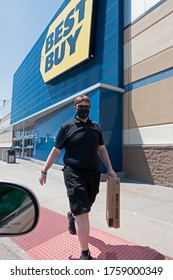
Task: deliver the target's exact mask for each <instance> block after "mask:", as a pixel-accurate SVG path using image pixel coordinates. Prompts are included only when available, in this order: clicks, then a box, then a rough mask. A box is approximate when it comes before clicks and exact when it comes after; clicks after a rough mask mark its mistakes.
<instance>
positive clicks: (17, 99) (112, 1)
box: [11, 0, 124, 172]
mask: <svg viewBox="0 0 173 280" xmlns="http://www.w3.org/2000/svg"><path fill="white" fill-rule="evenodd" d="M71 2H72V1H69V0H68V1H64V3H63V4H62V6H61V7H60V8H59V10H58V11H57V12H56V14H55V16H54V18H53V19H52V21H51V22H50V23H49V24H48V26H47V28H46V29H45V31H44V32H43V34H42V35H41V36H40V38H39V39H38V41H37V42H36V44H35V45H34V46H33V48H32V49H31V51H30V53H29V54H28V55H27V57H26V58H25V60H24V61H23V63H22V64H21V65H20V67H19V68H18V70H17V71H16V73H15V75H14V82H13V96H12V110H11V124H12V125H13V127H14V139H13V142H14V147H15V148H16V151H17V152H18V156H21V157H25V156H26V157H33V158H35V159H37V160H41V161H45V160H46V158H47V156H48V154H49V152H50V150H51V149H52V147H53V145H54V142H55V138H56V135H57V133H58V130H59V128H60V126H61V124H62V123H63V122H65V121H67V120H69V119H71V118H73V117H74V114H75V111H74V107H73V101H74V98H75V97H76V96H78V95H80V94H87V95H88V97H89V98H90V99H91V104H92V106H91V112H90V118H91V119H93V120H95V121H97V122H99V123H100V125H101V127H102V130H103V136H104V141H105V145H106V147H107V149H108V152H109V155H110V158H111V161H112V164H113V167H114V169H115V170H116V171H117V172H118V171H121V170H122V92H123V91H124V90H123V2H124V1H118V0H102V1H89V0H88V1H87V2H86V1H83V0H78V1H76V2H75V1H74V2H75V4H76V5H75V7H74V8H72V9H70V10H69V11H70V12H69V13H68V14H67V19H68V23H69V24H70V21H71V22H72V19H73V14H74V13H75V12H78V14H79V7H84V6H82V5H85V4H86V3H87V4H88V3H89V2H90V4H91V6H92V21H91V36H90V41H89V44H90V46H91V45H92V51H93V52H92V55H91V56H92V57H89V59H87V60H86V61H85V63H83V62H82V63H78V64H77V65H75V67H72V68H71V69H70V70H68V71H64V73H63V74H62V75H59V76H58V77H57V78H56V77H54V78H53V79H52V80H50V81H48V82H45V81H44V79H43V75H42V73H41V71H40V64H41V59H42V57H41V53H42V49H43V45H44V43H45V40H46V38H48V37H46V36H47V35H48V33H49V31H50V28H51V26H52V25H53V24H54V22H55V20H56V19H58V18H61V15H62V14H63V13H64V12H65V11H66V10H67V9H68V6H69V5H71ZM87 4H86V5H87ZM76 7H77V8H78V9H77V8H76ZM82 15H83V18H84V16H85V10H84V9H83V14H82V13H81V19H80V20H81V22H82V20H83V18H82ZM86 16H87V14H86ZM78 23H79V19H78ZM64 25H65V22H64ZM59 26H60V25H59ZM81 26H82V25H81ZM57 28H59V29H58V31H59V34H58V35H57V37H56V38H55V40H57V41H60V39H61V34H60V30H61V28H60V27H56V28H55V30H56V31H57ZM68 28H69V29H72V26H71V28H70V25H69V26H68ZM68 28H67V29H66V30H68ZM81 28H82V27H81ZM69 32H70V31H69ZM50 34H52V33H50ZM50 36H52V35H50ZM58 36H59V37H58ZM73 37H74V36H73ZM47 40H48V39H47ZM61 41H62V40H61ZM47 42H48V41H47ZM49 42H50V41H49ZM61 43H62V42H61ZM58 48H59V49H58ZM57 50H60V46H58V43H57ZM76 50H77V47H76ZM61 51H62V44H61ZM81 52H82V50H81ZM71 57H72V55H71ZM56 163H57V164H61V165H62V164H63V153H62V154H61V155H60V157H59V158H58V159H57V161H56ZM101 169H102V171H103V172H104V167H103V166H101Z"/></svg>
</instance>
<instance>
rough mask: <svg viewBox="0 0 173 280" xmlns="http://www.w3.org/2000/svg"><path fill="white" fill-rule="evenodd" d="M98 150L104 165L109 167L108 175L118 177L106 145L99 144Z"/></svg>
mask: <svg viewBox="0 0 173 280" xmlns="http://www.w3.org/2000/svg"><path fill="white" fill-rule="evenodd" d="M98 152H99V155H100V157H101V159H102V161H103V163H104V165H105V166H106V168H107V172H108V175H109V176H110V177H113V178H116V177H117V175H116V173H115V171H114V170H113V169H112V164H111V161H110V158H109V155H108V151H107V149H106V147H105V145H101V146H98Z"/></svg>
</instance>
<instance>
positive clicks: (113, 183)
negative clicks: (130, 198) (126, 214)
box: [106, 177, 120, 228]
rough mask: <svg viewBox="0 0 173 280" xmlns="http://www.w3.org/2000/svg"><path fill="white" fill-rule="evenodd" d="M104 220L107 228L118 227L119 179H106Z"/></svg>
mask: <svg viewBox="0 0 173 280" xmlns="http://www.w3.org/2000/svg"><path fill="white" fill-rule="evenodd" d="M106 220H107V224H108V227H113V228H119V227H120V179H119V178H115V179H114V178H111V177H109V178H108V179H107V194H106Z"/></svg>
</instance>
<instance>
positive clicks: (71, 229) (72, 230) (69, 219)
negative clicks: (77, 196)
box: [67, 211, 76, 234]
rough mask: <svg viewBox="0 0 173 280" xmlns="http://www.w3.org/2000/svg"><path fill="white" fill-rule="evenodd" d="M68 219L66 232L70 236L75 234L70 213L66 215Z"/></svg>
mask: <svg viewBox="0 0 173 280" xmlns="http://www.w3.org/2000/svg"><path fill="white" fill-rule="evenodd" d="M67 218H68V231H69V233H70V234H76V227H75V219H74V218H73V214H72V212H71V211H70V212H68V213H67Z"/></svg>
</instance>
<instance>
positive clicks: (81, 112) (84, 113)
mask: <svg viewBox="0 0 173 280" xmlns="http://www.w3.org/2000/svg"><path fill="white" fill-rule="evenodd" d="M89 112H90V111H89V110H88V109H87V108H80V109H79V108H78V109H77V115H78V117H79V118H81V119H85V118H87V117H88V115H89Z"/></svg>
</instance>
